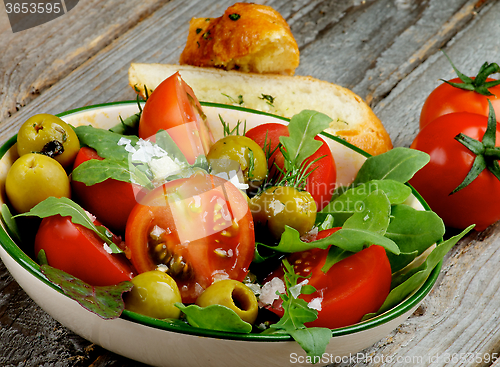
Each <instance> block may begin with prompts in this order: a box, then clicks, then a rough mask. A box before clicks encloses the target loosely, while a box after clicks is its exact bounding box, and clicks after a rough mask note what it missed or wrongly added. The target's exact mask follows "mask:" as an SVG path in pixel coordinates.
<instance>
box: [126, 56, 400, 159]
mask: <svg viewBox="0 0 500 367" xmlns="http://www.w3.org/2000/svg"><path fill="white" fill-rule="evenodd" d="M177 71H179V72H180V74H181V77H182V78H183V80H184V81H185V82H186V83H187V84H188V85H190V86H191V87H192V88H193V90H194V93H195V95H196V96H197V98H198V99H199V100H200V101H205V102H217V103H224V104H234V105H240V106H242V107H247V108H252V109H256V110H261V111H265V112H269V113H273V114H276V115H280V116H284V117H292V116H293V115H295V114H297V113H299V112H300V111H302V110H304V109H312V110H316V111H319V112H322V113H325V114H326V115H328V116H330V117H331V118H332V119H333V121H332V122H331V124H330V128H329V129H328V130H327V131H328V132H330V133H332V134H334V135H337V136H339V137H341V138H343V139H345V140H346V141H348V142H349V143H351V144H353V145H355V146H357V147H359V148H361V149H363V150H365V151H367V152H368V153H370V154H372V155H376V154H380V153H383V152H386V151H388V150H389V149H391V148H392V143H391V140H390V137H389V135H388V134H387V131H386V130H385V128H384V126H383V125H382V123H381V122H380V120H379V119H378V118H377V116H376V115H375V114H374V113H373V111H372V110H371V108H370V107H369V106H368V105H367V104H366V103H365V102H364V101H363V100H362V99H361V98H360V97H359V96H358V95H356V94H355V93H353V92H352V91H350V90H348V89H346V88H343V87H341V86H338V85H336V84H332V83H328V82H325V81H322V80H319V79H315V78H312V77H305V76H285V75H262V74H253V73H242V72H237V71H224V70H218V69H213V68H201V67H195V66H188V65H182V66H179V65H167V64H131V66H130V69H129V83H130V86H132V87H133V88H134V89H135V91H136V92H137V93H138V94H140V95H142V96H143V97H144V96H145V90H144V88H145V87H144V86H145V85H146V86H147V89H148V91H149V93H151V92H152V91H153V90H154V89H155V88H156V86H157V85H158V84H160V83H161V82H162V81H163V80H164V79H166V78H168V77H169V76H170V75H172V74H174V73H175V72H177ZM240 96H241V97H240ZM265 96H269V97H268V98H267V99H266V98H265ZM271 100H272V102H271Z"/></svg>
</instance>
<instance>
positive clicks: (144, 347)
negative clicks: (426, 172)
mask: <svg viewBox="0 0 500 367" xmlns="http://www.w3.org/2000/svg"><path fill="white" fill-rule="evenodd" d="M203 107H204V111H205V113H206V114H207V117H208V121H209V123H210V127H211V129H212V131H213V133H214V135H215V136H214V137H215V138H216V139H217V138H220V137H221V136H222V127H221V123H220V120H219V114H220V115H221V116H222V117H223V119H224V120H225V121H226V122H231V121H232V122H234V123H235V122H236V121H238V120H240V121H244V120H246V123H247V128H248V129H249V128H251V127H253V126H255V125H257V124H261V123H264V122H280V123H285V124H286V123H287V120H286V119H283V118H280V117H276V116H272V115H269V114H266V113H262V112H258V111H252V110H248V109H243V108H238V107H232V106H225V105H217V104H208V103H203ZM137 111H138V107H137V103H136V102H135V101H130V102H119V103H110V104H103V105H97V106H89V107H84V108H80V109H77V110H73V111H68V112H65V113H62V114H60V115H59V116H60V117H61V118H63V119H64V120H65V121H66V122H68V123H70V124H72V125H74V126H77V125H83V124H89V123H91V124H93V125H95V126H99V127H106V128H109V127H111V126H114V125H116V124H117V123H118V122H119V116H122V117H127V116H130V115H132V114H134V113H137ZM326 140H328V143H329V145H330V148H331V150H332V152H333V155H334V158H335V161H336V165H337V171H338V173H337V175H338V181H339V182H341V183H342V184H349V183H351V182H352V180H353V179H354V176H355V174H356V172H357V171H358V169H359V167H360V166H361V165H362V163H363V162H364V160H365V159H366V157H367V156H368V154H367V153H365V152H363V151H361V150H360V149H358V148H356V147H353V146H351V145H349V144H348V143H346V142H344V141H342V140H340V139H339V140H338V141H334V140H330V139H326ZM15 141H16V137H13V138H12V139H10V140H9V141H8V142H7V143H6V144H5V145H4V146H2V147H1V148H0V158H1V160H0V204H2V203H4V202H5V201H6V198H5V178H6V176H7V172H8V169H9V167H10V166H11V164H12V162H13V161H14V160H15V159H16V158H17V153H16V150H15V149H12V146H13V145H14V144H15ZM415 197H416V199H415V205H416V206H419V207H420V208H421V209H424V208H426V209H428V207H427V206H426V204H425V203H424V202H423V200H422V199H421V198H420V197H419V196H418V194H416V195H415ZM0 244H1V246H0V257H1V258H2V260H3V262H4V263H5V265H6V267H7V269H8V270H9V271H10V273H11V274H12V276H13V277H14V278H15V279H16V281H17V282H18V283H19V285H20V286H21V287H22V288H23V289H24V290H25V291H26V293H27V294H28V295H29V296H30V297H31V298H32V299H33V300H34V301H35V302H36V303H37V304H38V305H40V307H42V308H43V309H44V310H45V311H46V312H47V313H49V314H50V315H51V316H52V317H53V318H55V319H56V320H58V321H59V322H60V323H61V324H63V325H64V326H66V327H68V328H69V329H71V330H72V331H74V332H75V333H77V334H79V335H80V336H82V337H83V338H85V339H87V340H89V341H91V342H93V343H95V344H98V345H100V346H102V347H104V348H106V349H108V350H110V351H112V352H114V353H117V354H120V355H123V356H125V357H128V358H131V359H134V360H137V361H140V362H143V363H147V364H150V365H154V366H200V365H203V366H206V367H209V366H217V367H224V366H234V365H238V366H247V365H248V366H284V365H294V366H297V365H310V364H309V363H307V362H306V360H305V352H304V351H303V350H302V349H301V347H300V346H299V345H298V344H297V343H296V342H295V341H293V340H292V339H291V338H290V337H288V336H283V335H281V336H276V335H274V336H270V335H267V336H265V335H259V334H245V335H242V334H235V333H226V332H218V331H211V330H202V329H197V328H194V327H190V326H189V325H186V326H183V325H182V326H179V325H178V324H170V323H168V322H166V321H161V320H156V319H152V318H149V317H145V316H142V315H138V314H135V313H133V312H129V311H127V310H126V311H124V313H123V314H122V316H121V317H120V318H117V319H114V320H103V319H101V318H100V317H98V316H96V315H95V314H93V313H91V312H89V311H87V310H86V309H84V308H83V307H81V306H80V305H79V304H78V303H77V302H76V301H74V300H72V299H70V298H69V297H67V296H66V295H64V294H63V293H62V291H61V289H59V288H58V287H57V286H55V285H53V284H52V283H50V282H49V281H48V280H47V279H46V278H45V277H44V275H43V274H42V273H41V272H40V269H39V266H38V265H37V264H36V263H35V262H34V261H33V260H32V259H31V258H30V257H28V256H27V255H26V254H25V253H24V252H23V251H22V250H21V249H20V248H19V247H18V246H17V244H16V243H15V241H14V240H13V239H12V238H11V237H10V236H9V235H8V234H7V232H6V230H5V228H4V227H3V224H2V227H1V228H0ZM440 267H441V264H439V265H438V266H437V267H436V268H435V269H434V270H433V272H432V273H431V275H430V276H429V278H428V279H427V280H426V281H425V283H424V284H423V285H422V286H421V288H420V289H419V290H418V291H417V292H415V293H414V294H412V295H411V296H410V297H408V298H407V299H406V300H405V301H404V302H402V303H401V304H399V305H398V306H396V307H394V308H393V309H391V310H389V311H387V312H386V313H384V314H382V315H379V316H377V317H375V318H373V319H370V320H367V321H364V322H361V323H358V324H355V325H352V326H348V327H344V328H340V329H335V330H332V339H331V340H330V343H329V345H328V347H327V349H326V353H325V355H324V358H323V359H322V360H321V361H320V363H319V365H322V364H330V363H333V362H339V361H340V358H341V357H349V356H350V355H355V354H356V353H357V352H359V351H361V350H363V349H365V348H367V347H369V346H371V345H373V344H374V343H375V342H377V341H378V340H380V339H382V338H384V337H385V336H387V335H388V334H389V333H390V332H391V331H392V330H394V329H395V328H396V327H397V326H398V325H399V324H401V323H402V322H403V321H404V320H405V319H406V318H407V317H408V316H409V315H411V314H412V313H413V311H414V310H415V309H416V308H417V307H418V305H419V304H420V302H421V301H422V300H423V298H424V297H425V296H426V295H427V294H428V293H429V292H430V290H431V289H432V286H433V285H434V283H435V281H436V279H437V276H438V275H439V271H440ZM316 365H318V364H316Z"/></svg>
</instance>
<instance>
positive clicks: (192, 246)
mask: <svg viewBox="0 0 500 367" xmlns="http://www.w3.org/2000/svg"><path fill="white" fill-rule="evenodd" d="M125 239H126V244H127V247H128V248H129V251H130V256H131V260H132V263H133V264H134V266H135V268H136V269H137V271H138V272H140V273H142V272H145V271H149V270H153V269H156V268H159V269H160V270H163V271H165V272H167V273H168V274H169V275H171V276H172V277H173V278H174V279H175V281H176V282H177V284H178V286H179V290H180V292H181V296H182V300H183V302H186V303H192V302H194V301H195V300H196V298H197V297H198V296H199V295H200V294H201V293H202V292H203V290H204V289H206V288H207V287H208V286H209V285H211V284H212V283H213V282H214V281H215V280H220V279H226V278H229V279H236V280H239V281H241V280H243V279H244V278H245V276H246V274H247V272H248V267H249V266H250V263H251V262H252V260H253V255H254V249H255V237H254V230H253V221H252V214H251V213H250V209H249V208H248V204H247V198H246V196H245V195H244V194H243V193H242V192H241V191H239V190H238V189H237V188H236V187H235V186H234V185H233V184H232V183H230V182H229V181H226V180H224V179H222V178H219V177H216V176H212V175H207V174H201V173H198V174H195V175H193V176H191V177H190V178H187V179H178V180H174V181H170V182H168V183H166V184H164V185H162V186H159V187H157V188H156V189H154V190H153V191H151V192H150V193H148V194H146V195H145V197H144V198H142V199H141V200H140V202H139V203H138V204H137V205H136V206H135V207H134V209H133V210H132V213H131V214H130V217H129V220H128V222H127V228H126V232H125Z"/></svg>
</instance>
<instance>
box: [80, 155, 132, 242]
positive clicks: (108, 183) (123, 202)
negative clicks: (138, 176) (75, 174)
mask: <svg viewBox="0 0 500 367" xmlns="http://www.w3.org/2000/svg"><path fill="white" fill-rule="evenodd" d="M90 159H99V160H102V159H103V158H101V157H99V155H98V154H97V152H96V151H95V150H94V149H92V148H88V147H82V148H81V149H80V151H79V152H78V154H77V156H76V159H75V162H74V168H76V167H78V166H79V165H80V164H82V163H83V162H85V161H88V160H90ZM71 189H72V190H73V194H74V195H75V197H76V198H77V201H78V202H79V203H80V204H81V205H82V207H84V208H85V209H86V210H88V211H89V212H90V213H92V214H93V215H95V216H96V217H97V218H98V219H99V220H100V221H101V222H102V223H103V224H104V225H105V226H106V227H108V228H110V229H111V230H112V231H114V232H116V233H124V232H125V225H126V224H127V219H128V216H129V214H130V212H131V211H132V208H133V207H134V206H135V204H136V200H135V196H136V194H137V193H138V192H139V191H140V190H141V189H142V187H141V186H139V185H136V184H132V183H129V182H124V181H118V180H114V179H112V178H109V179H107V180H105V181H103V182H100V183H97V184H94V185H92V186H87V185H85V184H84V183H83V182H78V181H74V180H72V181H71Z"/></svg>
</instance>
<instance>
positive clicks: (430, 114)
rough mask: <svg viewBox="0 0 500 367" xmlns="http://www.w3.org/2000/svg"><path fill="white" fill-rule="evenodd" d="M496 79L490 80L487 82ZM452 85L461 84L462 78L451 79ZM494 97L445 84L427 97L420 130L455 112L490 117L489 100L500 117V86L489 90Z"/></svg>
mask: <svg viewBox="0 0 500 367" xmlns="http://www.w3.org/2000/svg"><path fill="white" fill-rule="evenodd" d="M493 81H495V79H491V78H488V79H486V82H493ZM450 82H452V83H461V82H462V81H461V80H460V78H455V79H451V80H450ZM489 91H490V93H492V94H493V95H489V96H488V95H484V94H480V93H478V92H476V91H473V90H472V91H470V90H464V89H460V88H458V87H454V86H451V85H450V84H448V83H443V84H441V85H440V86H438V87H437V88H436V89H434V90H433V91H432V93H431V94H430V95H429V97H427V99H426V100H425V102H424V105H423V107H422V112H421V114H420V130H422V129H423V128H424V127H425V126H426V125H427V124H429V123H430V122H431V121H433V120H435V119H436V118H438V117H439V116H442V115H446V114H448V113H454V112H470V113H477V114H479V115H483V116H488V111H489V108H488V99H489V100H490V101H491V103H492V105H493V108H494V109H495V114H496V115H497V116H500V85H497V86H494V87H492V88H489Z"/></svg>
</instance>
